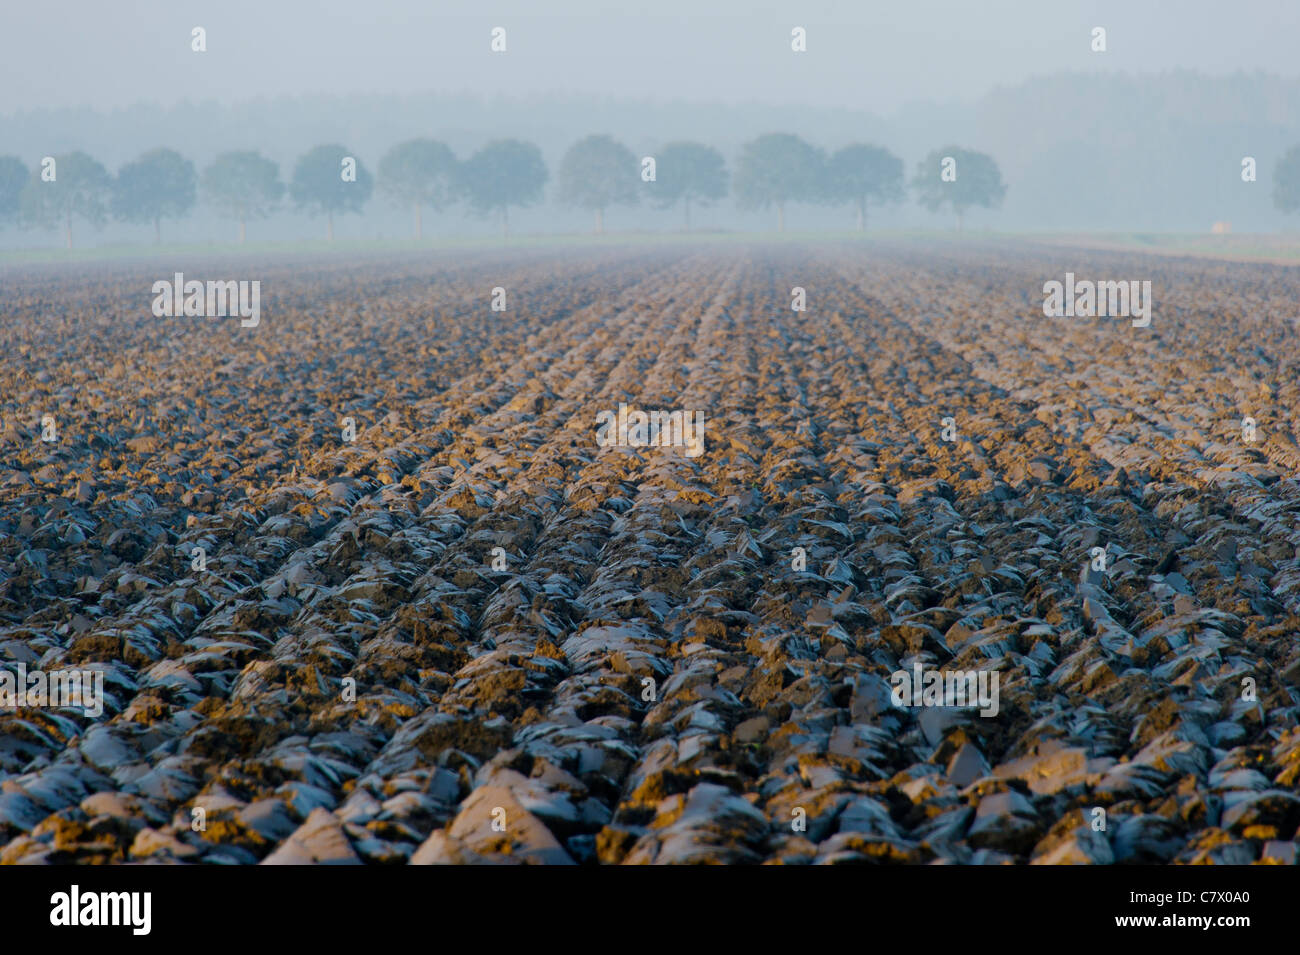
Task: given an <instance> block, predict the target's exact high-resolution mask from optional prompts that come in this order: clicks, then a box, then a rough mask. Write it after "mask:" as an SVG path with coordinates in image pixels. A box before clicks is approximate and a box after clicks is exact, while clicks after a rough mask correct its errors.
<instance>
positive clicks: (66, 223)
mask: <svg viewBox="0 0 1300 955" xmlns="http://www.w3.org/2000/svg"><path fill="white" fill-rule="evenodd" d="M63 231H64V234H65V235H66V236H67V238H68V248H69V249H70V248H72V210H71V209H69V210H68V212H67V213H66V215H65V218H64V220H63Z"/></svg>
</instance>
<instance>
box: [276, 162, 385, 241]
mask: <svg viewBox="0 0 1300 955" xmlns="http://www.w3.org/2000/svg"><path fill="white" fill-rule="evenodd" d="M348 159H351V160H352V161H353V165H352V166H351V167H350V166H349V164H348V163H347V162H346V160H348ZM349 176H354V177H355V178H347V177H349ZM373 188H374V181H373V180H372V179H371V177H370V173H369V171H368V170H367V169H366V167H365V166H363V165H362V164H361V160H360V159H357V158H356V156H355V154H354V153H353V152H352V151H351V150H350V149H348V148H347V147H346V146H340V145H338V144H337V143H326V144H324V145H321V146H316V147H314V148H313V149H310V150H308V151H307V152H306V153H304V154H303V155H302V156H300V157H299V159H298V162H297V163H296V164H295V165H294V167H293V179H292V181H291V182H290V183H289V195H290V196H291V197H292V198H293V201H294V202H295V203H297V205H298V207H299V208H301V209H306V210H308V211H309V212H315V213H317V214H320V213H322V212H323V213H325V215H326V216H327V217H328V220H329V232H328V236H329V238H330V240H331V241H333V239H334V214H335V213H344V212H360V211H361V207H362V206H364V205H365V204H366V201H367V200H368V199H369V198H370V192H371V190H372V189H373Z"/></svg>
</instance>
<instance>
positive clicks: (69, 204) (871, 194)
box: [0, 133, 1300, 247]
mask: <svg viewBox="0 0 1300 955" xmlns="http://www.w3.org/2000/svg"><path fill="white" fill-rule="evenodd" d="M555 178H556V195H555V197H556V199H557V200H558V201H559V202H561V203H563V204H565V205H568V206H571V207H574V208H578V209H584V210H587V211H588V212H590V213H591V214H592V215H593V216H594V223H595V230H596V231H597V232H602V231H604V223H605V212H606V210H607V209H610V208H612V207H614V206H632V205H636V204H638V203H640V202H642V201H645V202H647V203H648V204H650V205H652V206H655V207H658V208H661V209H668V208H674V207H676V208H680V209H681V210H682V216H683V221H684V223H685V225H686V227H687V228H688V229H689V228H690V224H691V210H692V209H693V208H697V207H700V206H706V205H709V204H710V203H714V202H717V201H718V200H720V199H722V198H724V197H725V196H726V195H727V194H728V192H730V193H731V194H732V195H733V196H734V197H735V200H736V203H737V205H738V206H739V207H740V208H742V209H750V210H753V209H774V210H775V212H776V224H777V228H778V229H780V230H782V231H784V229H785V213H786V206H787V204H789V203H792V202H804V203H821V204H826V205H831V206H842V207H848V208H849V209H851V210H852V212H853V214H854V217H855V219H856V222H857V227H858V228H859V229H864V228H865V227H866V222H867V219H868V214H869V210H870V209H871V208H872V207H873V206H878V205H881V204H885V203H893V202H898V201H901V200H902V199H903V198H904V197H905V195H906V193H907V191H908V189H909V188H910V190H911V192H912V194H913V196H914V197H915V198H916V200H917V201H918V202H919V203H920V204H921V205H922V206H923V207H925V208H927V209H929V210H930V211H934V212H937V211H940V210H944V209H946V210H947V211H949V212H950V213H952V214H953V215H955V216H956V219H957V226H958V228H959V229H960V228H961V226H962V221H963V218H964V216H965V213H966V212H967V211H968V210H970V209H972V208H976V207H983V208H993V207H996V206H997V205H999V204H1000V203H1001V201H1002V198H1003V196H1004V195H1005V194H1006V185H1005V184H1004V183H1003V181H1002V174H1001V172H1000V170H999V169H998V165H997V163H996V162H995V161H994V160H993V159H992V158H991V157H990V156H988V155H985V154H984V153H980V152H976V151H974V150H969V149H964V148H962V147H959V146H956V145H949V146H944V147H942V148H939V149H935V150H933V151H931V152H930V153H929V154H928V155H927V156H926V157H925V158H924V159H923V160H921V162H920V163H918V164H917V166H916V169H915V171H914V173H913V175H912V177H911V179H910V180H909V181H905V177H904V171H903V161H902V160H901V159H899V158H898V157H897V156H895V155H894V154H893V153H891V152H890V151H889V150H887V149H885V148H883V147H881V146H877V145H871V144H866V143H852V144H850V145H848V146H844V147H843V148H841V149H838V150H836V151H835V152H833V153H830V154H827V153H826V152H824V151H823V150H821V149H819V148H817V147H816V146H813V145H812V144H810V143H808V142H806V141H804V140H803V139H801V138H800V137H798V136H794V135H791V134H789V133H770V134H767V135H763V136H759V137H757V138H755V139H753V140H751V141H749V142H747V143H745V144H744V145H743V146H742V147H741V149H740V153H739V155H738V156H737V158H736V162H735V168H734V171H733V170H729V169H728V168H727V163H726V160H725V159H724V158H723V156H722V154H721V153H720V152H718V151H717V150H716V149H714V148H713V147H711V146H707V145H705V144H703V143H698V142H685V141H677V142H670V143H667V144H665V145H664V146H663V147H662V148H661V149H660V150H659V151H658V152H657V153H656V154H655V155H654V156H652V157H641V158H638V157H637V156H636V155H635V154H633V152H632V151H631V150H630V149H628V148H627V147H626V146H624V145H623V144H621V143H619V142H617V141H616V140H614V139H613V138H611V137H609V136H587V137H586V138H584V139H581V140H579V141H578V142H576V143H574V144H573V145H572V146H571V147H569V149H568V150H567V151H566V152H565V154H564V156H563V157H562V158H561V160H560V164H559V168H558V169H557V170H556V177H555ZM549 179H550V171H549V170H548V169H547V167H546V163H545V162H544V161H543V159H542V154H541V151H540V150H539V149H538V148H537V147H536V146H535V145H533V144H532V143H528V142H523V141H521V140H518V139H498V140H494V141H493V142H489V143H487V144H486V145H484V146H483V147H482V148H480V149H479V150H478V151H476V152H475V153H473V154H472V155H471V156H469V157H467V158H465V159H463V160H462V159H458V158H457V157H456V156H455V154H454V153H453V152H452V150H451V149H450V148H449V147H448V146H447V145H446V144H444V143H441V142H439V141H437V140H434V139H411V140H407V141H406V142H402V143H398V144H397V145H396V146H393V147H392V148H391V149H389V150H388V152H387V153H385V154H384V156H383V157H382V158H381V159H380V161H379V165H378V168H377V176H373V177H372V175H371V173H370V171H369V170H368V169H367V168H366V167H365V165H364V164H363V163H362V162H361V160H360V159H358V158H357V157H356V156H355V154H353V153H352V152H351V151H350V150H348V149H347V148H346V147H344V146H342V145H339V144H336V143H331V144H325V145H320V146H316V147H314V148H313V149H311V150H309V151H308V152H306V153H305V154H303V155H302V156H301V157H300V158H299V159H298V161H297V162H296V163H295V164H294V167H293V171H292V175H291V177H290V179H289V181H288V182H287V183H285V182H282V181H281V179H280V168H279V166H278V165H277V164H276V163H275V162H272V161H271V160H269V159H267V158H265V157H263V156H261V155H260V154H258V153H256V152H227V153H223V154H221V155H219V156H217V157H216V158H215V159H214V160H213V161H212V162H211V163H210V164H209V165H208V166H207V167H206V168H205V169H203V171H202V173H201V174H199V173H197V172H196V170H195V168H194V164H193V163H192V162H190V161H189V160H188V159H185V158H183V157H182V156H181V155H180V154H179V153H177V152H176V151H175V150H173V149H168V148H158V149H152V150H150V151H148V152H146V153H144V154H143V155H141V156H140V157H139V158H138V159H135V160H133V161H132V162H129V163H127V164H125V165H124V166H122V168H121V169H119V170H118V171H117V174H116V175H115V176H114V175H111V174H110V173H109V172H108V171H107V170H106V169H105V168H104V167H103V166H102V165H101V164H100V163H99V162H97V161H96V160H95V159H93V158H92V157H91V156H89V155H87V154H86V153H84V152H80V151H77V152H71V153H64V154H62V155H57V156H52V157H46V158H45V159H43V160H42V162H41V164H40V165H38V166H37V167H36V168H34V169H31V168H28V167H27V166H26V165H24V163H23V162H22V161H21V160H19V159H17V158H16V157H13V156H0V224H4V223H6V222H17V223H19V224H21V225H26V226H38V227H45V228H53V227H60V226H61V227H62V228H63V230H64V233H65V237H66V241H67V244H68V246H69V247H71V246H72V242H73V223H74V221H76V220H81V221H84V222H88V223H91V224H93V225H100V224H102V223H103V222H105V221H106V220H107V219H108V218H109V217H110V216H111V217H112V218H114V219H117V220H119V221H123V222H139V223H152V224H153V227H154V240H155V241H160V239H161V235H162V221H163V220H164V219H176V218H179V217H181V216H184V215H185V214H187V213H188V212H189V211H190V210H191V209H192V208H193V207H194V205H195V204H196V202H197V201H198V199H199V197H200V196H202V198H203V199H204V200H205V201H206V202H208V203H209V204H210V205H211V206H213V207H214V208H216V209H217V210H218V211H219V212H220V213H221V214H222V215H224V216H226V217H227V218H229V219H231V220H233V221H234V222H237V223H238V225H239V241H240V242H243V241H244V239H245V237H246V235H247V225H248V222H249V220H256V219H261V218H264V217H266V216H267V215H270V214H271V213H272V212H274V211H276V210H277V209H279V208H282V206H283V203H284V200H285V198H286V196H287V198H288V199H289V200H290V202H291V204H292V206H293V207H295V208H297V209H298V210H300V211H305V212H308V213H311V214H315V215H323V216H324V217H325V219H326V223H327V225H326V235H327V236H328V237H329V238H330V239H333V237H334V217H335V216H336V215H342V214H346V213H349V212H359V211H360V210H361V209H362V207H363V206H364V205H365V204H366V203H367V202H368V201H369V200H370V199H371V197H372V193H373V192H374V190H375V188H376V186H377V187H378V191H379V193H380V195H381V196H383V197H384V198H385V199H386V200H387V201H389V202H391V203H394V204H396V205H399V206H402V207H404V208H407V209H409V210H410V212H411V214H412V217H413V226H414V233H415V236H416V237H417V238H420V237H422V235H423V228H424V216H425V214H426V213H430V214H433V215H438V214H441V213H444V212H446V211H447V210H448V209H450V208H451V207H452V206H454V205H456V204H458V203H463V204H464V205H465V206H466V207H468V208H469V209H470V210H471V211H472V212H474V213H477V214H479V215H481V216H484V217H491V218H493V219H495V220H496V222H497V224H498V225H499V226H500V228H501V230H502V233H503V234H508V232H509V213H510V210H511V209H512V208H520V207H523V206H529V205H533V204H535V203H537V202H539V201H540V200H541V199H542V196H543V191H544V188H545V186H546V184H547V182H548V181H549ZM1273 201H1274V205H1276V206H1277V208H1279V209H1280V210H1282V211H1283V212H1294V211H1300V146H1296V147H1293V148H1292V149H1291V150H1290V151H1289V152H1287V153H1286V155H1284V156H1283V157H1282V159H1281V160H1280V161H1279V163H1278V166H1277V169H1276V172H1275V176H1274V182H1273Z"/></svg>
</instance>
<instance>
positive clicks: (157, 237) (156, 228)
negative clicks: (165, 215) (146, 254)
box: [153, 216, 162, 245]
mask: <svg viewBox="0 0 1300 955" xmlns="http://www.w3.org/2000/svg"><path fill="white" fill-rule="evenodd" d="M161 243H162V226H161V225H160V224H159V222H158V216H154V217H153V244H154V245H160V244H161Z"/></svg>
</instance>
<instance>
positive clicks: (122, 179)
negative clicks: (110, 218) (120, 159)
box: [110, 148, 197, 242]
mask: <svg viewBox="0 0 1300 955" xmlns="http://www.w3.org/2000/svg"><path fill="white" fill-rule="evenodd" d="M196 183H197V176H195V174H194V163H192V162H190V161H189V160H188V159H185V158H183V157H182V156H181V154H180V153H178V152H176V151H175V150H174V149H166V148H159V149H153V150H150V151H149V152H147V153H145V154H144V155H143V156H141V157H140V158H139V159H137V160H135V161H134V162H129V163H127V164H126V165H125V166H123V167H122V168H121V169H119V170H118V172H117V179H116V181H115V182H114V183H113V198H112V201H111V202H110V207H111V209H112V212H113V215H114V216H115V217H116V218H118V219H121V220H123V221H126V222H152V223H153V227H154V241H155V242H156V241H158V240H159V238H160V228H161V227H160V225H159V223H160V221H161V220H162V219H163V218H164V217H167V216H170V217H176V216H182V215H184V214H185V213H187V212H189V211H190V209H192V208H194V200H195V194H196V191H197V190H196V188H195V187H196Z"/></svg>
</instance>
